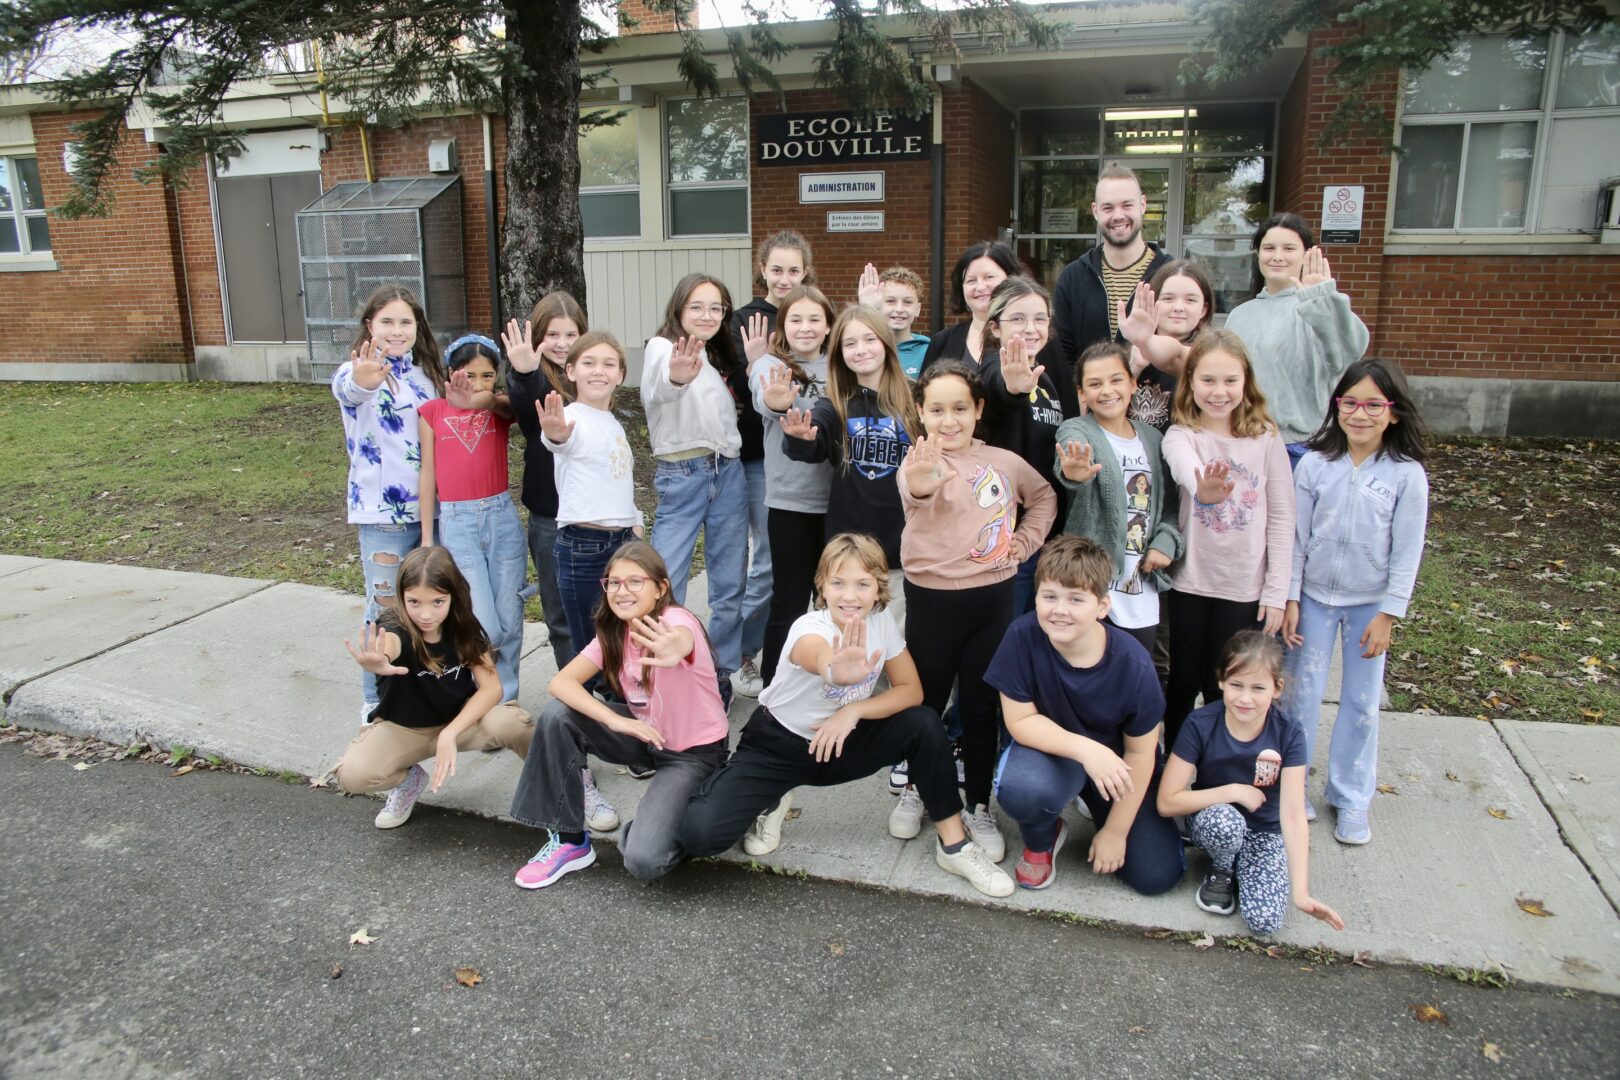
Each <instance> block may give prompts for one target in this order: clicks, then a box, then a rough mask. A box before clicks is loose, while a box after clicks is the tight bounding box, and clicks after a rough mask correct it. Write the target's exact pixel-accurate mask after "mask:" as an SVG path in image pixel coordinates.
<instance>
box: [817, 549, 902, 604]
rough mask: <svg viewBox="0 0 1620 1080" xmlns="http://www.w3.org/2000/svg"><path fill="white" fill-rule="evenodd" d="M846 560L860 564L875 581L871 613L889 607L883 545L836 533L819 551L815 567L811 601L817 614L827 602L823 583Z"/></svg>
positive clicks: (886, 562)
mask: <svg viewBox="0 0 1620 1080" xmlns="http://www.w3.org/2000/svg"><path fill="white" fill-rule="evenodd" d="M846 559H854V560H855V561H856V562H857V563H859V564H860V567H861V569H862V570H865V571H866V572H867V573H869V574H871V575H872V576H873V577H874V578H876V579H877V604H876V605H874V606H873V608H872V610H873V611H882V610H883V609H884V608H886V607H888V606H889V560H888V558H887V557H886V556H885V555H884V554H883V545H882V544H880V543H878V542H877V541H876V540H874V539H873V538H872V537H870V536H868V535H866V534H865V533H847V532H846V533H839V534H838V535H837V536H835V537H833V538H832V539H831V540H829V541H827V546H826V547H824V548H822V549H821V559H820V561H818V562H817V563H816V577H815V587H816V591H815V599H814V601H813V602H814V605H815V609H816V610H817V611H821V610H822V609H824V608H825V607H826V606H827V598H826V596H824V595H823V594H822V589H824V588H825V587H826V585H827V579H828V578H830V577H832V574H833V571H834V570H836V569H838V567H839V566H841V565H842V564H843V563H844V561H845V560H846Z"/></svg>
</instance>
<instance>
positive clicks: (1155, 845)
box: [996, 743, 1186, 896]
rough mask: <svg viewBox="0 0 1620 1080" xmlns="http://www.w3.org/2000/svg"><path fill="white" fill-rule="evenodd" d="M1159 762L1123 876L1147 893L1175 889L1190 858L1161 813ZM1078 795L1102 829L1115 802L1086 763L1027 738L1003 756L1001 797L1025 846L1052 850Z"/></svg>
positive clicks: (1128, 839)
mask: <svg viewBox="0 0 1620 1080" xmlns="http://www.w3.org/2000/svg"><path fill="white" fill-rule="evenodd" d="M1160 772H1161V769H1160V767H1159V766H1155V767H1154V770H1153V779H1152V780H1151V781H1149V783H1148V790H1147V794H1146V795H1145V796H1143V798H1142V805H1141V808H1140V809H1138V810H1137V811H1136V819H1135V820H1134V821H1132V822H1131V830H1130V832H1128V833H1126V834H1125V865H1123V866H1121V867H1120V868H1119V871H1118V876H1119V879H1120V880H1121V881H1123V882H1124V883H1125V884H1127V885H1129V886H1130V887H1131V888H1133V889H1135V890H1136V891H1137V892H1139V893H1141V894H1142V895H1143V896H1157V895H1159V894H1160V893H1164V892H1169V891H1170V890H1171V889H1173V888H1175V887H1176V883H1177V882H1179V881H1180V880H1181V875H1182V874H1183V873H1184V872H1185V871H1186V862H1185V860H1184V858H1183V855H1182V851H1181V836H1180V835H1179V834H1178V833H1177V832H1176V825H1175V822H1173V821H1171V820H1170V819H1169V818H1164V817H1160V816H1159V810H1158V806H1157V803H1158V799H1159V774H1160ZM1076 795H1078V796H1079V797H1080V798H1081V799H1083V800H1085V804H1086V808H1087V809H1088V810H1090V811H1091V819H1092V820H1093V821H1095V822H1096V823H1097V828H1099V829H1100V828H1102V827H1103V825H1105V824H1107V822H1108V813H1109V811H1110V810H1112V809H1113V807H1114V804H1113V803H1111V802H1109V801H1108V800H1107V799H1104V798H1103V797H1102V793H1101V792H1099V791H1098V790H1097V785H1096V784H1093V783H1092V782H1091V777H1089V776H1087V775H1086V769H1085V766H1083V765H1081V764H1080V763H1079V762H1078V761H1073V760H1071V759H1069V758H1060V757H1056V756H1054V755H1052V754H1048V753H1045V752H1043V751H1040V750H1035V749H1032V748H1031V747H1028V746H1025V745H1024V744H1022V743H1013V744H1012V745H1011V746H1009V747H1007V750H1006V752H1005V753H1003V754H1002V755H1001V763H1000V765H999V766H998V767H997V769H996V799H997V800H998V801H999V802H1000V803H1001V808H1002V809H1003V810H1005V811H1007V816H1009V817H1011V818H1012V819H1013V820H1014V821H1016V822H1018V829H1019V831H1020V832H1021V833H1023V837H1024V847H1025V848H1027V849H1028V850H1030V851H1051V850H1052V845H1053V844H1054V843H1056V842H1057V834H1058V819H1059V816H1060V815H1061V814H1062V813H1063V808H1064V807H1066V806H1068V805H1069V803H1070V802H1072V801H1073V800H1074V798H1075V796H1076Z"/></svg>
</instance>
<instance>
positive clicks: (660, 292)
mask: <svg viewBox="0 0 1620 1080" xmlns="http://www.w3.org/2000/svg"><path fill="white" fill-rule="evenodd" d="M750 258H751V255H750V252H749V244H748V241H746V240H745V241H742V242H741V243H738V242H737V241H716V242H715V243H714V244H712V245H709V246H700V245H696V244H667V245H666V244H638V245H636V246H634V247H630V246H628V245H627V246H624V247H619V246H617V245H615V246H613V247H605V248H595V247H590V246H587V247H586V249H585V289H586V294H585V295H586V311H587V312H588V314H589V316H590V321H591V328H592V329H596V330H611V331H612V332H613V333H614V335H615V336H617V337H618V339H619V340H620V341H621V342H622V343H623V344H624V347H625V350H626V351H627V352H629V354H630V371H631V375H632V377H639V375H640V371H641V347H642V345H643V344H644V343H645V342H646V340H647V339H648V338H649V337H651V336H652V335H653V334H655V333H656V332H657V331H658V327H659V324H660V323H662V322H663V319H664V306H665V305H666V304H668V303H669V294H670V292H671V291H672V290H673V289H674V288H675V283H676V282H677V281H679V280H680V279H681V278H683V277H685V276H686V275H687V274H690V273H692V272H694V271H703V272H704V273H708V274H713V275H714V276H715V277H718V278H719V279H720V280H721V281H724V282H725V283H726V288H728V289H730V290H731V299H732V302H733V303H734V304H735V305H736V306H738V307H741V306H742V305H744V304H746V303H747V302H748V299H749V297H751V296H753V294H754V293H753V273H752V270H751V268H750V266H749V261H750Z"/></svg>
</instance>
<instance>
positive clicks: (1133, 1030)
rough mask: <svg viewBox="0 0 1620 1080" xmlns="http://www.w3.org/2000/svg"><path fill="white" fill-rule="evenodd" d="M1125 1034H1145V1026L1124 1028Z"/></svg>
mask: <svg viewBox="0 0 1620 1080" xmlns="http://www.w3.org/2000/svg"><path fill="white" fill-rule="evenodd" d="M1125 1034H1127V1035H1146V1034H1147V1028H1145V1027H1128V1028H1126V1029H1125Z"/></svg>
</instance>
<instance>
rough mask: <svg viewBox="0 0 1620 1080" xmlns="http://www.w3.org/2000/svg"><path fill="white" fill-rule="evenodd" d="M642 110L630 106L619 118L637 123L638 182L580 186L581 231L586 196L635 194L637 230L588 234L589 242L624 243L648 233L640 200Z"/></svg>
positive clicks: (620, 121)
mask: <svg viewBox="0 0 1620 1080" xmlns="http://www.w3.org/2000/svg"><path fill="white" fill-rule="evenodd" d="M595 108H596V109H597V110H600V108H601V106H596V107H595ZM584 111H585V110H581V112H584ZM641 112H642V110H641V109H639V108H630V109H628V110H626V112H625V115H624V116H622V117H620V118H619V123H621V124H622V123H624V122H625V121H626V120H629V121H630V122H632V123H634V124H635V125H636V131H635V136H636V138H635V146H636V182H635V183H634V184H593V185H589V186H587V185H585V184H581V185H580V187H579V198H580V230H581V233H583V232H584V217H585V207H584V200H585V197H586V196H588V195H634V196H636V200H637V201H636V231H635V232H632V233H613V234H612V235H603V236H586V237H585V238H584V239H585V242H586V243H587V244H595V243H623V242H625V241H635V240H640V239H641V238H642V237H643V236H644V235H646V231H647V230H646V223H645V220H644V219H645V217H646V215H645V214H643V213H642V212H641V211H642V207H641V202H640V199H641ZM582 171H583V170H582Z"/></svg>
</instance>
